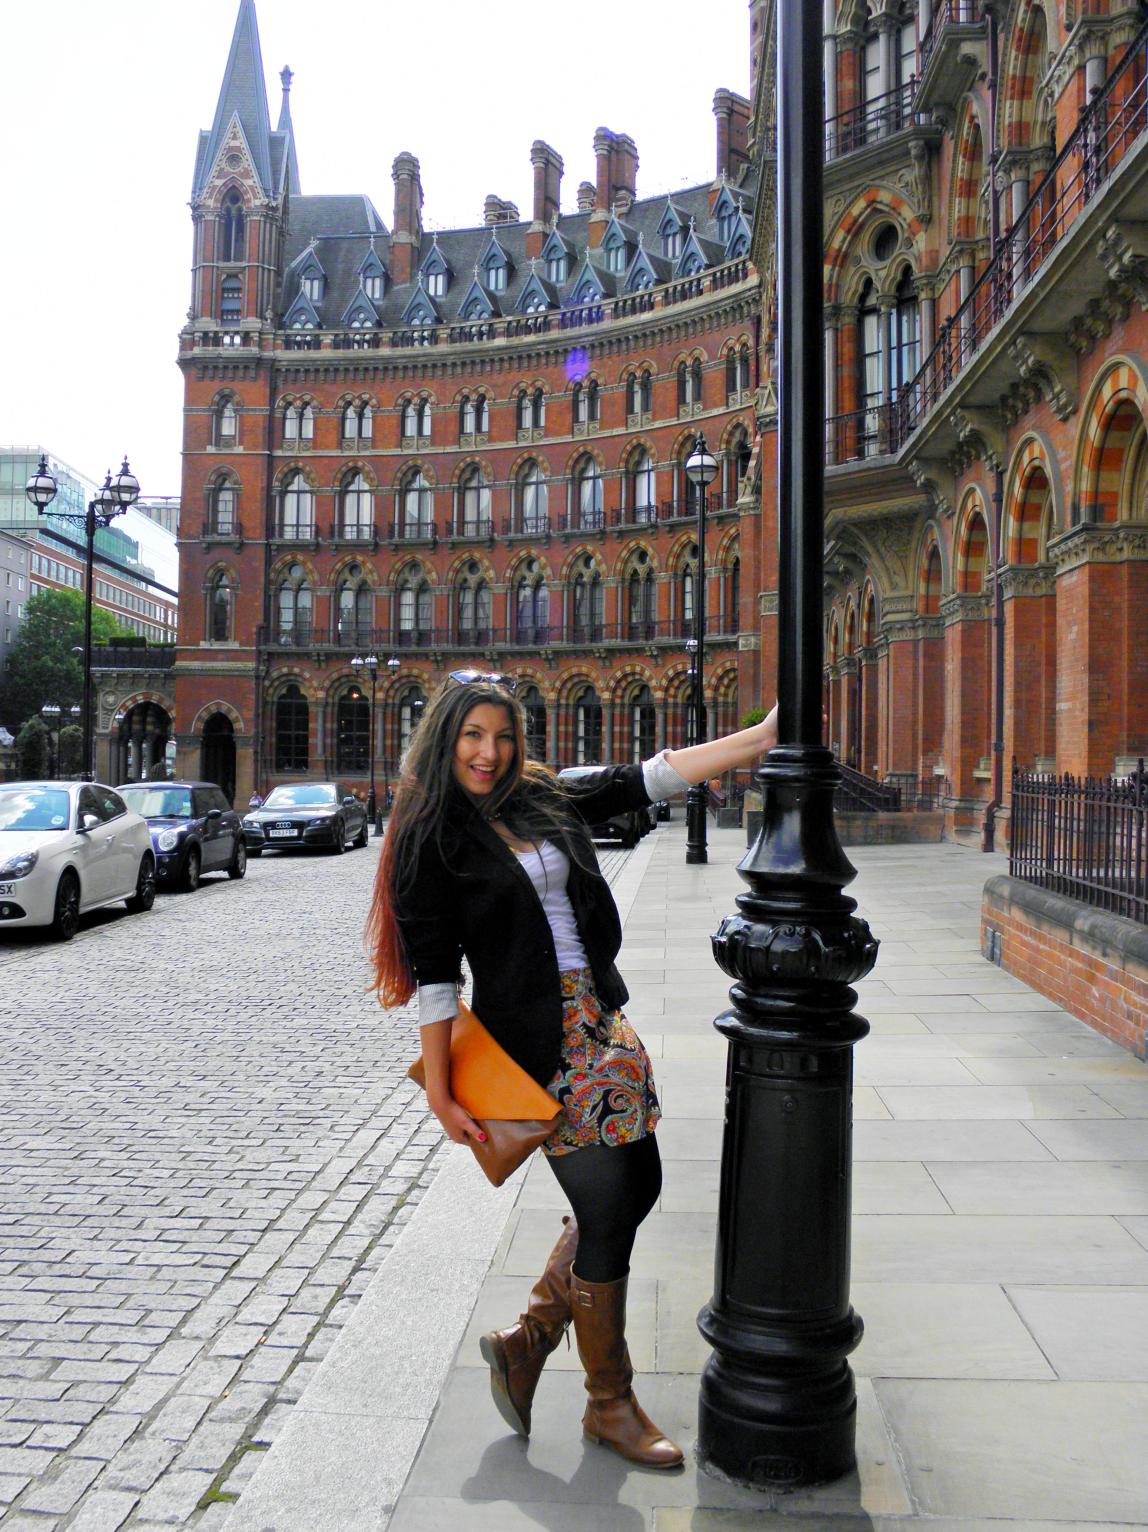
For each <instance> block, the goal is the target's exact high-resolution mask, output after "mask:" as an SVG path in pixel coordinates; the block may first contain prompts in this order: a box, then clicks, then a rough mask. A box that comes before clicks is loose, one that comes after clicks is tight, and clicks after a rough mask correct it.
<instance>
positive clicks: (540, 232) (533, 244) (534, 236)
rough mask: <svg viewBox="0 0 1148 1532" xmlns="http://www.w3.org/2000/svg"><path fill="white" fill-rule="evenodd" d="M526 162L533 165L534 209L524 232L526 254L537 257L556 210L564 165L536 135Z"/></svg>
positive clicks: (560, 193) (556, 154) (554, 151)
mask: <svg viewBox="0 0 1148 1532" xmlns="http://www.w3.org/2000/svg"><path fill="white" fill-rule="evenodd" d="M530 163H531V165H533V167H534V210H533V218H532V220H531V224H530V228H529V230H528V231H527V234H526V254H527V255H528V256H537V255H541V254H542V246H543V245H544V244H545V243H546V232H547V230H548V229H549V227H550V220H551V219H552V218H553V216H554V214H555V213H557V212H558V211H559V205H560V202H561V196H562V172H563V170H564V169H565V166H564V165H563V163H562V156H561V155H560V154H559V153H558V151H557V149H552V148H551V147H550V145H549V144H547V143H543V141H542V139H540V138H536V139H535V140H534V142H533V144H531V146H530Z"/></svg>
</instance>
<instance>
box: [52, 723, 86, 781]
mask: <svg viewBox="0 0 1148 1532" xmlns="http://www.w3.org/2000/svg"><path fill="white" fill-rule="evenodd" d="M83 754H84V731H83V729H81V728H80V726H79V724H78V723H66V724H65V725H64V727H63V728H62V729H61V730H60V764H59V768H58V773H57V774H58V775H59V776H61V777H76V776H79V774H80V761H81V759H82V758H83Z"/></svg>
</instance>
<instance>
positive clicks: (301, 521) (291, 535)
mask: <svg viewBox="0 0 1148 1532" xmlns="http://www.w3.org/2000/svg"><path fill="white" fill-rule="evenodd" d="M314 535H315V491H314V490H313V489H312V488H311V486H310V485H309V484H308V483H307V480H306V479H305V478H304V477H303V475H302V473H301V472H300V470H299V469H298V468H296V469H294V470H293V471H292V472H291V473H289V474H288V475H287V477H286V478H285V479H284V480H283V489H282V491H281V494H280V499H279V536H280V537H282V538H284V539H286V540H288V541H298V540H300V539H302V538H308V537H314Z"/></svg>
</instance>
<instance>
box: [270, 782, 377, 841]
mask: <svg viewBox="0 0 1148 1532" xmlns="http://www.w3.org/2000/svg"><path fill="white" fill-rule="evenodd" d="M369 832H370V826H369V824H368V822H367V809H366V805H365V804H363V803H361V802H360V801H359V799H358V798H356V797H355V795H354V793H353V792H351V790H350V788H348V787H346V786H344V784H343V783H341V782H293V783H291V784H290V785H289V786H283V787H276V788H272V790H271V792H270V793H268V795H267V797H266V798H264V800H263V802H262V804H261V805H260V806H259V807H258V808H257V809H248V811H247V813H246V814H245V815H244V816H243V835H244V839H245V840H246V842H247V853H248V855H249V856H262V855H263V853H264V852H265V851H286V850H287V848H288V847H290V846H321V847H325V848H326V849H327V850H328V851H333V852H335V853H336V855H337V854H338V853H339V852H341V851H345V850H346V849H347V842H348V841H350V843H351V845H352V846H365V845H366V844H367V836H368V834H369Z"/></svg>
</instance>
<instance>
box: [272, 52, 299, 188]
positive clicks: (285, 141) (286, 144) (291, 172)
mask: <svg viewBox="0 0 1148 1532" xmlns="http://www.w3.org/2000/svg"><path fill="white" fill-rule="evenodd" d="M294 78H295V76H294V74H293V72H292V70H291V68H290V66H285V67H284V68H283V69H281V70H280V71H279V83H280V84H281V85H282V87H283V103H282V105H281V106H280V108H279V126H278V127H277V128H276V130H275V132H274V134H273V135H272V139H273V142H272V145H271V147H272V151H273V153H274V154H275V157H276V158H279V159H281V165H280V167H279V175H278V179H279V182H280V186H283V184H284V183H285V187H284V189H285V190H286V191H287V192H289V193H290V195H291V196H292V197H298V196H299V161H298V159H297V158H296V155H295V128H294V125H293V124H292V122H291V81H292V80H293V79H294ZM278 189H279V188H278V187H277V188H276V190H278Z"/></svg>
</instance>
